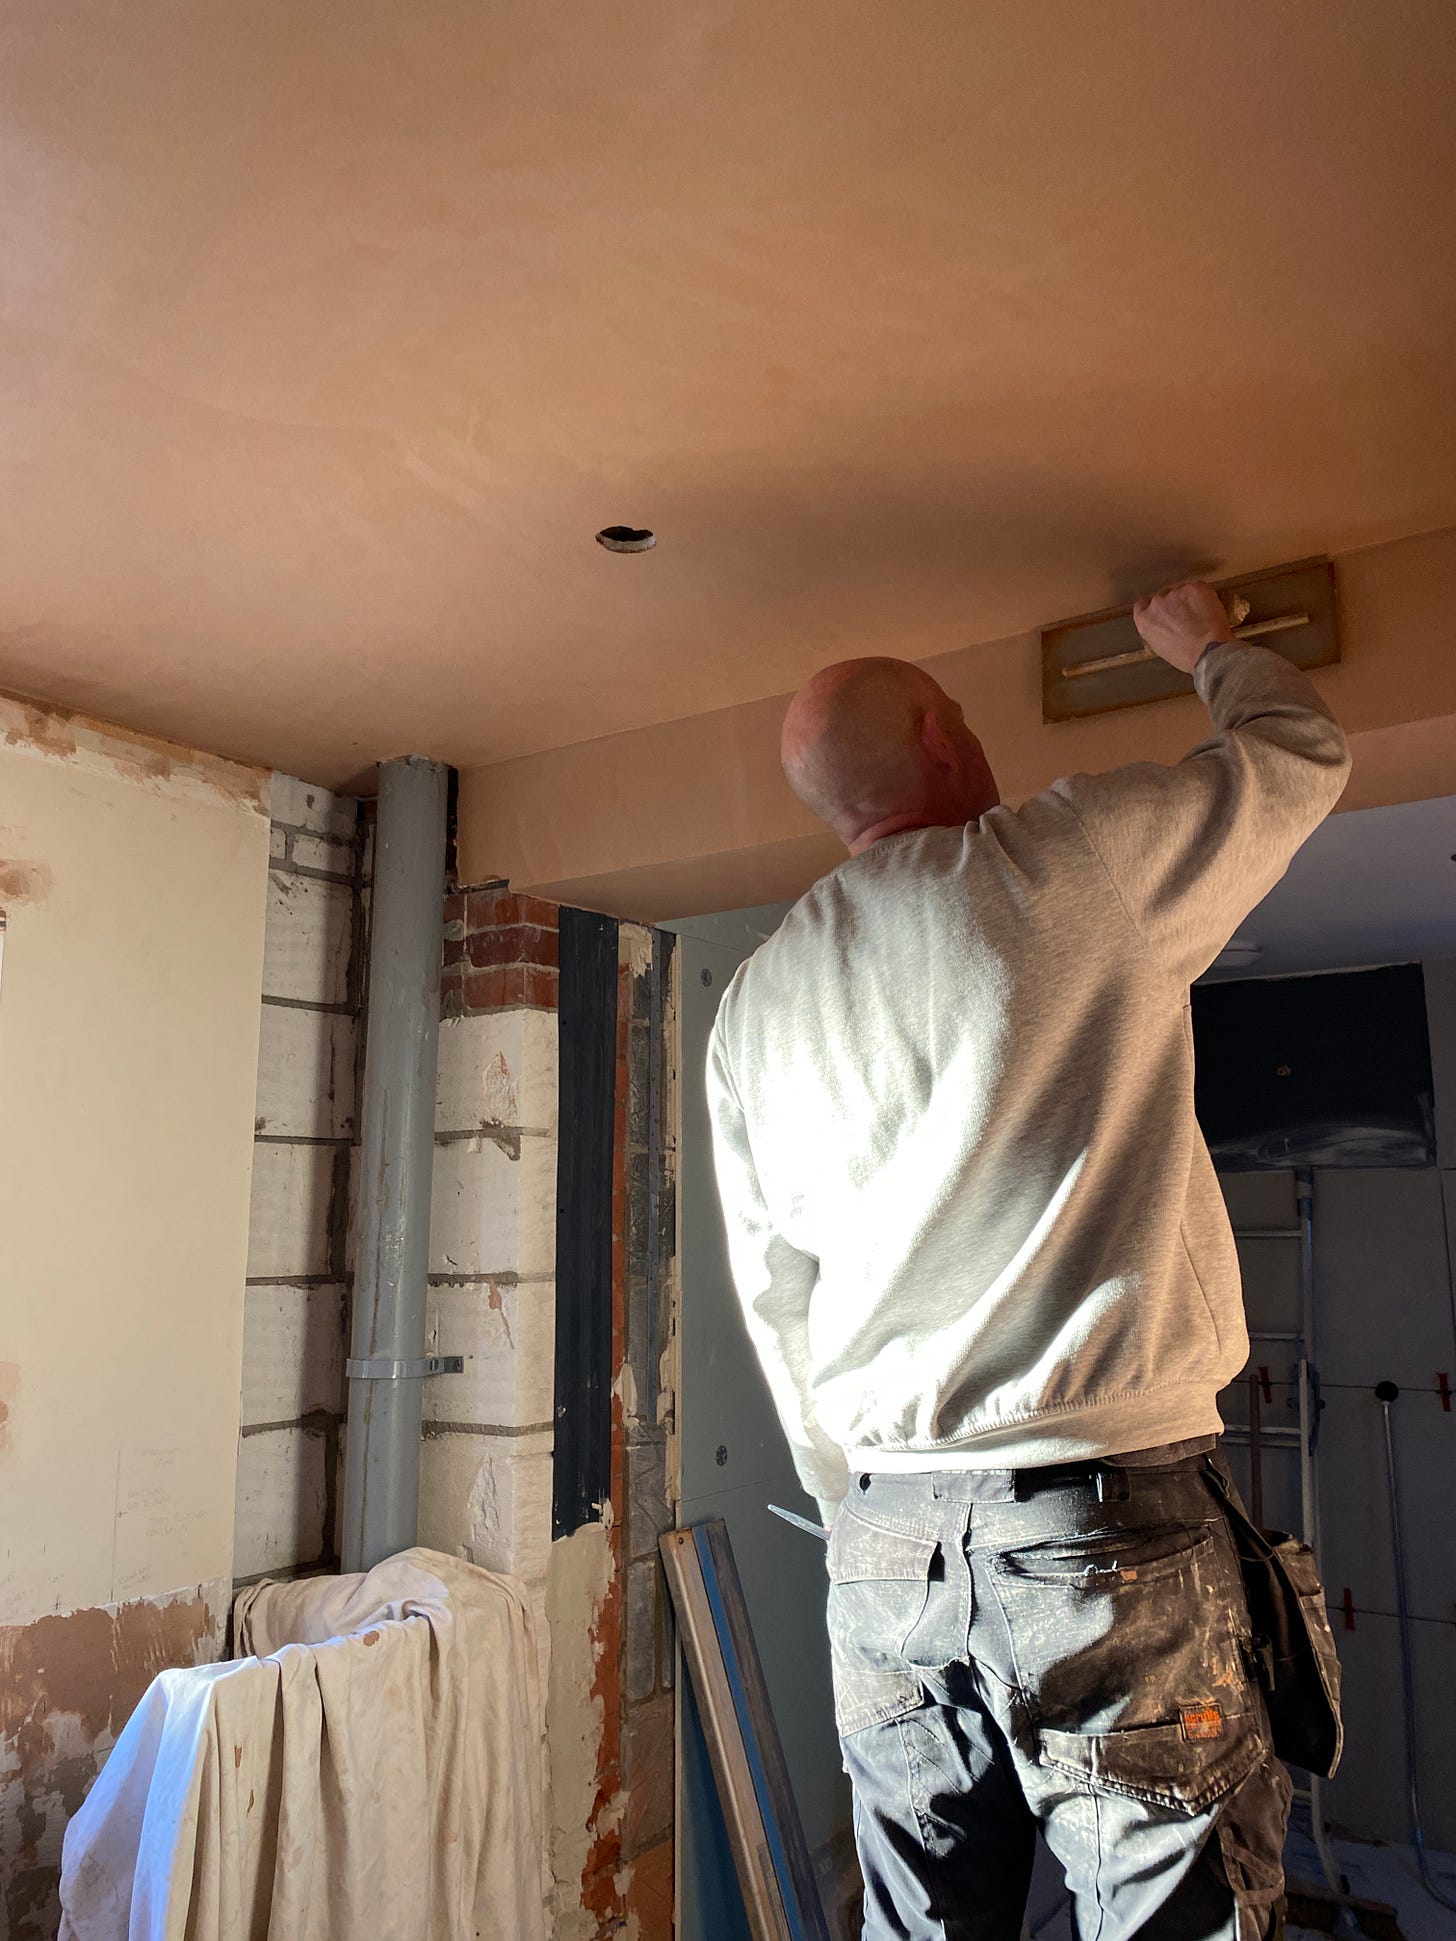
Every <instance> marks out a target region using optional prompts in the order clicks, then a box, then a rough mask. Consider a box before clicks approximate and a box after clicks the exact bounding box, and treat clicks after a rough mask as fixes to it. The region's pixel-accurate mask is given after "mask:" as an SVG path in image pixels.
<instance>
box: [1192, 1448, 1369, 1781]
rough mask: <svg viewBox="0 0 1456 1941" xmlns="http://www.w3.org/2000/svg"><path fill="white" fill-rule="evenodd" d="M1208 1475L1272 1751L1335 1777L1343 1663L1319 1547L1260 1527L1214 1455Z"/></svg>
mask: <svg viewBox="0 0 1456 1941" xmlns="http://www.w3.org/2000/svg"><path fill="white" fill-rule="evenodd" d="M1205 1474H1206V1476H1207V1478H1208V1480H1209V1482H1210V1484H1211V1485H1212V1487H1213V1488H1214V1490H1215V1491H1216V1493H1217V1494H1218V1496H1219V1498H1220V1499H1221V1501H1222V1503H1223V1505H1224V1508H1225V1510H1226V1511H1227V1512H1228V1519H1229V1529H1230V1531H1231V1533H1232V1536H1233V1540H1234V1548H1235V1550H1236V1551H1237V1552H1238V1558H1239V1567H1240V1570H1241V1571H1242V1573H1243V1579H1244V1592H1245V1595H1246V1596H1247V1598H1248V1602H1249V1621H1250V1624H1251V1625H1252V1627H1253V1633H1254V1653H1255V1659H1256V1668H1257V1670H1258V1674H1259V1682H1260V1684H1261V1685H1262V1686H1263V1688H1264V1698H1265V1701H1266V1703H1267V1705H1268V1708H1269V1725H1270V1729H1271V1731H1272V1733H1273V1738H1274V1750H1275V1752H1276V1753H1277V1754H1278V1755H1279V1757H1280V1758H1281V1759H1287V1760H1288V1761H1289V1763H1290V1764H1291V1765H1292V1766H1303V1768H1304V1769H1305V1771H1306V1772H1310V1773H1314V1774H1315V1775H1316V1777H1318V1778H1320V1779H1329V1778H1330V1777H1331V1776H1332V1775H1333V1773H1334V1770H1335V1768H1336V1766H1338V1765H1339V1763H1340V1752H1341V1750H1342V1748H1343V1746H1344V1742H1345V1731H1344V1726H1343V1724H1342V1722H1341V1719H1340V1661H1339V1659H1338V1658H1337V1657H1336V1655H1335V1639H1334V1634H1333V1632H1332V1631H1331V1630H1330V1620H1329V1615H1328V1613H1327V1612H1326V1610H1325V1594H1324V1588H1323V1586H1322V1585H1321V1583H1320V1580H1319V1572H1318V1571H1317V1570H1316V1568H1315V1561H1314V1552H1313V1551H1312V1550H1311V1549H1310V1547H1309V1545H1308V1544H1307V1543H1301V1542H1300V1541H1299V1540H1298V1538H1297V1537H1291V1536H1286V1535H1285V1533H1284V1532H1283V1531H1281V1530H1271V1531H1270V1532H1269V1533H1268V1534H1267V1535H1266V1534H1265V1532H1264V1531H1262V1530H1261V1529H1259V1527H1258V1525H1257V1524H1255V1523H1254V1522H1252V1521H1251V1520H1250V1517H1249V1515H1248V1512H1247V1511H1246V1510H1245V1509H1244V1506H1243V1504H1242V1503H1241V1502H1240V1501H1239V1497H1238V1491H1237V1490H1236V1489H1235V1488H1234V1486H1233V1483H1232V1481H1231V1480H1230V1478H1229V1477H1228V1476H1227V1474H1226V1473H1225V1472H1224V1470H1223V1467H1222V1465H1221V1464H1220V1463H1219V1462H1217V1461H1216V1460H1214V1459H1212V1458H1210V1459H1209V1461H1208V1462H1207V1464H1206V1465H1205Z"/></svg>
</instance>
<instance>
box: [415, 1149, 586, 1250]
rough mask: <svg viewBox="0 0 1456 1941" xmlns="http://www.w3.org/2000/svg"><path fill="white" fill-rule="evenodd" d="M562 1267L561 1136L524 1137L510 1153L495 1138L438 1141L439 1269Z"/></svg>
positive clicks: (435, 1246) (434, 1241) (434, 1215)
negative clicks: (558, 1218) (518, 1150)
mask: <svg viewBox="0 0 1456 1941" xmlns="http://www.w3.org/2000/svg"><path fill="white" fill-rule="evenodd" d="M555 1265H556V1141H555V1140H554V1139H545V1138H539V1137H532V1136H530V1135H526V1136H524V1137H523V1138H522V1140H521V1156H520V1158H519V1159H512V1158H511V1157H510V1156H509V1154H508V1153H506V1152H505V1151H503V1150H502V1149H501V1147H500V1146H498V1145H497V1144H496V1143H495V1141H494V1140H492V1139H470V1140H456V1141H453V1142H451V1143H450V1144H448V1145H441V1146H436V1148H435V1166H434V1179H433V1191H432V1196H431V1211H430V1272H431V1273H433V1274H499V1273H509V1272H512V1271H514V1272H516V1273H518V1274H523V1275H541V1274H545V1275H550V1274H552V1273H554V1271H555Z"/></svg>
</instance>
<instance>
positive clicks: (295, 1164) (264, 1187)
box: [248, 1144, 334, 1280]
mask: <svg viewBox="0 0 1456 1941" xmlns="http://www.w3.org/2000/svg"><path fill="white" fill-rule="evenodd" d="M333 1165H334V1148H333V1147H332V1146H274V1145H267V1144H262V1145H257V1146H254V1148H253V1194H252V1203H251V1205H250V1206H249V1209H248V1276H249V1278H250V1279H255V1280H256V1279H277V1278H281V1277H282V1276H284V1275H290V1274H298V1275H313V1274H324V1273H327V1272H328V1264H329V1263H328V1220H329V1195H330V1192H331V1190H332V1185H333Z"/></svg>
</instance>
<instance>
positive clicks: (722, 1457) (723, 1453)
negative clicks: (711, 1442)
mask: <svg viewBox="0 0 1456 1941" xmlns="http://www.w3.org/2000/svg"><path fill="white" fill-rule="evenodd" d="M716 1460H717V1464H718V1467H719V1468H720V1469H722V1468H723V1466H724V1465H725V1464H726V1462H727V1461H728V1445H727V1443H726V1442H720V1443H719V1444H718V1454H717V1458H716Z"/></svg>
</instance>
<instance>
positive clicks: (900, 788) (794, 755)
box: [782, 659, 999, 855]
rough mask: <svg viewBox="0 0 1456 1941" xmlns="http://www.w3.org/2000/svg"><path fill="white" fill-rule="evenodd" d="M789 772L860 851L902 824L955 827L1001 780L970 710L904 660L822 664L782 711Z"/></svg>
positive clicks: (793, 783) (980, 807)
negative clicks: (966, 712) (972, 728)
mask: <svg viewBox="0 0 1456 1941" xmlns="http://www.w3.org/2000/svg"><path fill="white" fill-rule="evenodd" d="M782 754H783V764H784V774H785V775H786V776H787V778H788V781H789V786H790V787H791V788H792V789H793V791H794V793H795V795H797V796H798V797H799V800H800V801H801V802H803V803H805V804H806V806H807V807H809V808H811V809H812V810H813V811H814V813H815V815H817V816H818V817H819V818H820V820H821V821H823V822H827V823H828V825H829V827H830V828H831V829H833V831H834V833H835V834H836V835H837V836H838V837H839V838H840V840H841V841H842V842H844V843H845V845H846V846H847V847H848V849H849V850H850V853H851V854H854V855H857V854H858V853H859V851H860V850H862V849H867V848H868V847H869V846H870V844H871V843H873V842H877V841H878V840H879V839H880V837H882V836H888V835H894V834H896V833H898V832H899V831H900V830H904V829H918V828H930V827H933V826H937V825H948V826H956V825H958V824H960V823H964V822H971V821H974V819H975V818H976V817H977V816H979V815H981V814H983V813H984V811H985V810H987V809H989V808H992V807H994V806H995V804H996V802H997V801H998V800H999V797H998V795H997V792H996V783H995V779H994V777H993V776H992V774H991V770H990V768H989V766H988V765H987V762H986V757H985V754H984V752H983V750H982V748H981V744H980V742H978V741H977V739H976V737H975V736H974V735H973V734H972V733H971V731H970V729H969V728H968V727H967V726H966V722H965V716H964V715H963V714H962V713H961V710H960V707H959V705H958V704H957V703H956V702H955V701H953V700H952V699H951V698H950V696H949V695H948V694H947V693H946V692H945V690H944V688H942V687H941V686H940V684H939V683H938V682H937V681H934V680H932V679H931V677H930V675H929V674H927V673H926V672H925V670H924V669H923V668H919V667H916V666H915V665H914V664H913V663H912V662H910V661H903V660H887V659H875V660H850V661H840V662H839V663H838V664H837V665H835V666H833V667H826V668H824V669H822V670H821V672H819V673H818V674H816V675H815V676H814V678H813V679H812V680H811V681H809V682H808V683H807V684H806V685H805V686H804V687H802V688H801V689H800V690H799V692H798V693H797V694H796V695H795V696H794V698H793V700H792V702H791V703H790V704H789V712H788V714H787V716H786V717H785V719H784V732H783V742H782Z"/></svg>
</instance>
